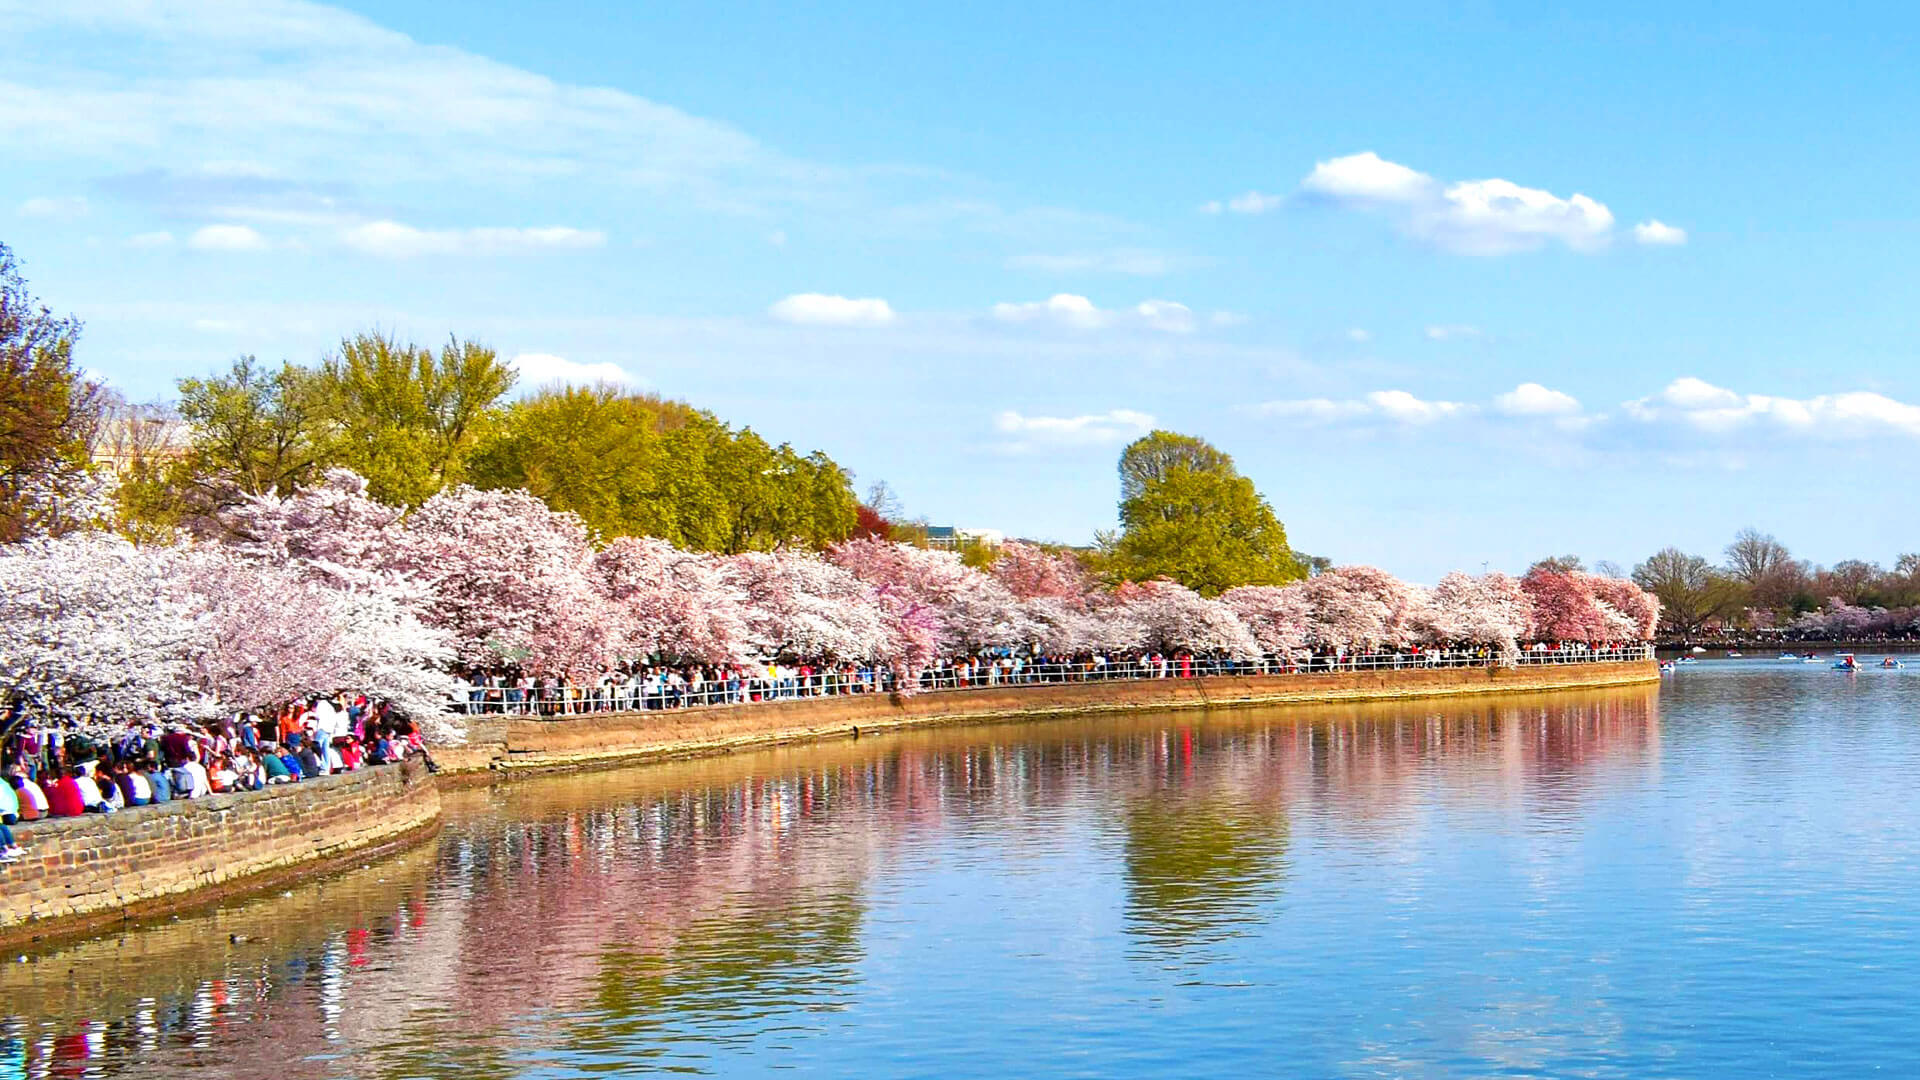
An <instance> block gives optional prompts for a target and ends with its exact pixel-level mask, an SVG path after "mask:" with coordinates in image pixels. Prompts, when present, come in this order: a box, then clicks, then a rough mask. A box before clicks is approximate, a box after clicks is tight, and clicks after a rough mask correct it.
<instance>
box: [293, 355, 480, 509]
mask: <svg viewBox="0 0 1920 1080" xmlns="http://www.w3.org/2000/svg"><path fill="white" fill-rule="evenodd" d="M514 377H515V376H514V371H513V369H512V368H510V367H508V366H507V365H506V364H504V363H502V362H501V360H500V358H499V356H498V354H496V353H495V352H494V351H493V350H492V349H490V348H487V347H486V346H484V345H479V344H476V343H474V342H471V341H462V340H460V339H458V338H454V339H451V340H449V341H448V342H447V344H446V345H444V346H442V347H441V349H440V351H439V353H437V354H436V353H435V352H433V350H431V349H427V348H424V347H421V346H418V345H412V344H408V343H404V342H401V341H400V340H398V339H397V338H393V337H389V336H386V335H384V334H378V333H367V334H359V335H356V336H354V337H351V338H348V339H346V340H345V341H343V342H341V343H340V352H339V353H338V354H337V355H335V356H332V357H329V358H328V359H327V360H326V361H325V362H324V363H323V364H322V365H321V367H320V370H319V371H318V372H317V373H316V375H315V379H316V386H317V390H318V393H319V394H320V397H321V401H322V402H323V405H324V408H325V410H326V413H327V416H328V420H329V421H330V423H329V430H328V434H327V438H326V440H325V442H324V444H323V446H322V447H321V450H322V454H321V456H322V457H323V458H324V459H325V460H326V462H327V463H328V464H329V465H343V466H345V467H347V468H350V469H352V470H354V471H355V472H357V473H359V474H361V475H362V476H365V477H366V478H367V487H368V492H369V494H371V495H373V496H374V497H375V498H378V499H381V500H383V501H386V502H391V503H398V504H401V505H405V506H418V505H420V504H421V503H423V502H425V501H426V500H427V499H428V498H429V497H430V496H432V495H433V494H434V493H435V492H437V491H439V490H440V489H442V488H444V487H447V486H449V485H452V484H457V483H460V482H461V481H462V480H464V479H465V478H466V463H467V456H468V454H469V452H470V451H472V449H473V447H474V444H475V443H476V442H477V441H478V440H479V438H480V437H481V435H482V434H483V432H484V429H485V427H486V425H487V423H488V421H489V420H490V418H491V417H492V414H493V410H494V406H495V404H496V403H497V402H498V401H499V400H500V399H501V398H502V397H504V396H506V393H507V391H509V390H511V389H513V384H514Z"/></svg>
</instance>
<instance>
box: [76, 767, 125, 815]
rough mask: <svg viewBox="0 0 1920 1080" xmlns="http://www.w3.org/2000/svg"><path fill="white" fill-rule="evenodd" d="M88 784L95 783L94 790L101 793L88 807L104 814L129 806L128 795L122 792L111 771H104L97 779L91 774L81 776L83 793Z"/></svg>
mask: <svg viewBox="0 0 1920 1080" xmlns="http://www.w3.org/2000/svg"><path fill="white" fill-rule="evenodd" d="M88 784H92V785H93V790H94V792H95V793H97V794H98V795H99V798H98V799H97V800H95V801H94V802H91V803H88V804H87V809H89V810H93V811H96V812H98V813H102V814H111V813H114V812H115V811H119V810H125V809H126V808H127V800H126V797H125V796H123V795H121V794H120V785H119V784H116V783H114V782H113V776H112V774H111V773H106V772H102V773H101V774H100V777H99V779H97V780H96V779H94V778H93V777H91V776H83V777H81V778H80V785H81V791H82V792H83V793H84V792H85V791H86V785H88Z"/></svg>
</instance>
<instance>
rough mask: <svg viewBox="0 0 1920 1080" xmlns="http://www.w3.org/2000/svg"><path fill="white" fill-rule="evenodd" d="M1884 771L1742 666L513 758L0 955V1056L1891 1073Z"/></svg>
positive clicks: (1912, 984)
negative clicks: (1393, 699) (423, 837)
mask: <svg viewBox="0 0 1920 1080" xmlns="http://www.w3.org/2000/svg"><path fill="white" fill-rule="evenodd" d="M1916 791H1920V670H1909V671H1881V670H1875V669H1869V670H1867V671H1863V672H1861V673H1860V674H1857V675H1846V674H1841V673H1835V672H1832V671H1829V670H1827V669H1826V668H1825V667H1814V666H1802V665H1791V664H1777V663H1774V662H1771V661H1763V662H1746V663H1736V662H1708V663H1702V664H1699V665H1695V666H1691V667H1687V668H1683V669H1682V670H1681V671H1680V672H1679V673H1677V674H1676V675H1674V676H1672V677H1671V678H1669V679H1668V680H1667V682H1666V685H1665V686H1663V687H1660V688H1658V689H1655V688H1644V689H1630V690H1621V691H1614V692H1603V693H1591V694H1577V695H1575V694H1569V695H1550V696H1531V697H1507V698H1500V699H1489V700H1484V701H1458V702H1425V703H1408V704H1398V705H1392V706H1368V707H1359V706H1355V707H1347V708H1335V709H1314V710H1285V711H1283V710H1272V711H1246V712H1228V713H1211V714H1199V713H1167V714H1157V715H1151V716H1135V717H1112V716H1107V717H1099V718H1093V719H1088V720H1084V721H1076V720H1062V721H1053V722H1048V723H1038V724H1031V725H1023V726H1001V727H988V728H965V729H946V730H936V731H928V732H921V733H913V734H903V735H896V736H890V737H883V738H868V739H863V740H860V741H859V742H842V743H835V744H831V745H825V746H818V747H810V748H802V749H795V750H787V751H778V752H768V753H763V754H756V755H747V756H739V757H733V758H727V759H721V760H715V761H708V762H696V763H686V764H677V765H664V766H658V767H654V768H648V769H634V770H626V771H622V772H614V773H601V774H596V775H588V776H580V777H570V778H563V779H553V780H539V781H528V782H525V783H520V784H515V785H512V786H508V787H505V788H500V789H496V790H492V791H482V792H468V793H458V794H453V795H450V796H449V797H448V800H447V802H448V821H447V827H446V829H445V831H444V833H443V834H442V835H441V836H440V838H439V839H438V840H436V841H434V842H432V843H430V844H428V845H426V846H425V847H423V848H420V849H418V850H416V851H414V852H412V853H410V854H407V855H403V856H400V857H398V858H394V859H390V860H384V861H381V862H378V863H375V864H373V865H370V866H367V867H365V868H363V869H359V870H356V871H353V872H350V873H348V874H345V875H344V876H337V877H332V878H326V879H322V880H317V881H314V882H312V883H310V884H307V885H304V886H302V887H299V888H296V889H294V890H293V891H292V892H291V893H290V894H286V895H276V896H269V897H265V898H261V899H257V900H253V901H248V902H244V903H239V904H235V905H232V906H229V907H226V908H223V909H221V910H218V911H214V912H206V913H201V914H198V915H193V916H188V917H184V918H181V919H177V920H173V921H170V922H167V923H163V924H160V925H158V926H153V927H147V928H143V929H140V930H136V931H130V932H128V933H126V934H123V935H120V936H118V937H114V938H108V939H99V940H94V941H90V942H85V943H82V944H78V945H74V946H70V947H66V948H61V949H56V950H52V951H47V952H42V953H37V954H36V953H28V954H27V955H26V956H25V957H24V958H19V959H15V958H9V960H8V962H7V963H6V964H5V965H4V967H3V968H0V1017H6V1018H7V1019H5V1020H3V1021H0V1033H3V1034H4V1036H5V1037H4V1038H3V1039H0V1076H4V1075H9V1074H24V1075H29V1076H103V1077H104V1076H153V1077H175V1078H178V1077H188V1076H234V1077H274V1078H283V1080H303V1078H308V1077H316V1078H317V1077H408V1076H436V1077H438V1076H445V1077H454V1076H458V1077H467V1078H481V1077H495V1076H500V1077H507V1076H512V1077H563V1076H586V1075H596V1074H633V1073H639V1072H645V1071H651V1070H658V1071H675V1072H687V1073H696V1074H712V1075H730V1076H737V1075H758V1074H763V1073H772V1072H775V1071H794V1072H801V1073H809V1074H813V1075H819V1076H842V1075H864V1076H884V1077H893V1076H941V1077H972V1076H979V1077H992V1078H995V1080H1005V1078H1012V1077H1026V1076H1122V1077H1127V1076H1168V1077H1192V1076H1225V1075H1241V1074H1256V1075H1282V1076H1312V1077H1322V1076H1325V1077H1373V1076H1394V1077H1401V1076H1405V1077H1466V1076H1593V1077H1633V1078H1642V1077H1660V1076H1686V1077H1750V1076H1835V1077H1840V1076H1846V1077H1853V1076H1861V1075H1865V1074H1867V1073H1869V1072H1875V1071H1878V1072H1879V1073H1881V1074H1882V1075H1889V1076H1914V1075H1920V828H1916V824H1917V823H1920V815H1917V814H1916V813H1915V810H1914V798H1915V792H1916Z"/></svg>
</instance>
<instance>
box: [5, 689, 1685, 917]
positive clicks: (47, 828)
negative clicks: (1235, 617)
mask: <svg viewBox="0 0 1920 1080" xmlns="http://www.w3.org/2000/svg"><path fill="white" fill-rule="evenodd" d="M1659 680H1660V671H1659V667H1658V665H1657V664H1656V663H1654V662H1653V661H1644V662H1628V663H1618V662H1615V663H1601V664H1565V665H1544V666H1540V667H1526V668H1518V669H1510V668H1493V669H1488V668H1450V669H1438V670H1426V669H1404V670H1399V671H1383V672H1360V673H1349V674H1341V675H1319V674H1316V675H1278V676H1246V677H1236V676H1216V677H1211V678H1202V679H1141V680H1116V681H1113V682H1099V683H1084V684H1072V685H1044V686H1020V687H1007V688H1004V689H997V690H995V689H989V690H961V691H946V692H940V693H933V694H921V695H917V696H915V697H910V698H902V697H899V696H897V695H872V696H866V697H851V698H844V697H842V698H813V699H807V700H803V701H794V702H776V703H769V704H762V705H751V706H745V707H741V706H733V707H727V706H718V707H712V708H699V709H685V710H675V711H673V712H672V713H658V712H654V713H611V714H598V715H591V716H585V717H579V718H575V719H568V720H505V719H486V720H482V721H480V722H478V723H477V724H475V725H473V726H474V731H473V734H472V736H471V737H470V738H469V741H468V743H467V744H466V745H464V746H461V747H448V748H444V749H442V750H441V751H439V753H438V757H439V759H440V760H439V764H440V766H441V771H440V773H439V774H438V775H437V776H429V775H428V774H427V773H426V772H425V770H424V769H422V768H420V767H419V766H418V765H415V764H407V765H401V766H393V767H383V768H379V769H371V770H366V771H364V772H360V773H349V774H346V775H343V776H334V777H326V778H323V779H321V780H318V781H310V782H307V783H302V784H294V785H288V786H285V787H278V788H271V789H269V790H268V791H265V792H251V793H245V794H232V795H215V796H212V797H210V798H207V799H203V800H194V801H192V802H179V803H168V804H166V805H164V806H158V807H141V808H138V809H135V810H130V811H125V812H123V813H120V814H114V815H107V816H104V817H103V816H97V815H88V816H86V817H82V818H71V819H63V820H60V821H50V822H39V823H35V824H33V825H29V826H25V827H23V828H22V829H21V830H20V838H21V841H22V846H23V847H25V848H26V849H27V855H26V857H25V858H23V859H22V860H21V861H20V862H18V863H13V864H7V865H4V866H0V948H18V947H21V946H27V945H31V946H33V947H36V948H38V947H44V946H47V945H52V944H58V943H59V942H61V941H67V940H72V939H75V938H83V937H92V936H96V935H99V934H103V933H107V932H110V931H114V930H127V929H132V928H135V927H137V926H138V925H139V924H141V923H143V922H152V921H155V920H158V919H161V918H164V917H167V916H169V915H172V914H175V913H178V912H180V911H186V910H193V909H198V908H204V907H209V906H212V905H215V904H218V903H222V902H225V901H229V900H235V899H241V898H244V897H247V896H253V895H258V894H260V893H264V892H270V891H272V890H274V889H278V888H282V887H284V886H286V885H288V884H291V883H293V882H295V881H301V880H306V879H311V878H313V877H316V876H320V875H324V874H327V873H330V872H332V871H335V870H339V869H343V868H345V867H347V866H349V865H351V864H352V863H354V862H365V861H370V860H373V859H378V858H382V857H385V856H387V855H391V854H396V853H398V852H401V851H404V850H406V849H408V848H410V847H413V846H415V845H417V844H420V843H423V842H425V841H426V840H428V839H430V838H431V837H433V836H434V835H436V834H437V833H438V832H439V831H440V826H441V820H440V812H441V810H440V800H439V792H440V791H441V790H445V789H449V788H460V787H468V786H484V785H489V784H494V783H500V782H505V781H511V780H516V779H521V778H531V777H536V776H543V775H551V774H555V773H570V772H588V771H595V770H600V769H612V768H621V767H625V766H631V765H642V764H647V763H649V762H657V761H677V760H684V759H688V758H699V757H719V756H724V755H727V754H733V753H738V752H742V751H749V750H757V749H764V748H768V747H775V746H784V745H798V744H804V743H812V742H821V741H825V740H827V739H838V738H859V737H861V736H862V735H875V734H884V733H890V732H896V731H902V730H907V729H911V728H919V727H935V726H941V725H953V724H987V723H1016V722H1021V721H1029V720H1044V719H1049V718H1056V717H1063V716H1073V715H1088V714H1099V713H1118V712H1141V711H1155V710H1170V709H1238V708H1255V707H1260V706H1275V705H1338V704H1353V703H1361V702H1374V701H1412V700H1420V699H1439V698H1450V697H1465V696H1477V695H1487V694H1531V693H1550V692H1554V691H1564V690H1588V689H1605V688H1609V687H1621V686H1633V685H1644V684H1648V683H1656V682H1658V681H1659ZM813 714H820V717H819V718H817V719H816V722H812V723H807V722H805V721H806V720H808V719H809V718H813ZM730 728H731V729H734V730H731V731H729V730H728V729H730ZM702 732H704V733H705V735H704V737H703V736H702V735H701V734H700V733H702ZM583 739H584V740H595V741H596V745H595V746H594V747H593V748H591V749H587V750H579V749H573V750H568V749H565V748H564V745H565V743H567V742H575V741H579V740H583ZM238 807H245V811H246V812H245V813H242V814H235V813H234V811H235V809H236V808H238ZM369 823H371V824H369ZM229 829H238V830H244V831H243V832H241V834H240V835H241V836H242V838H243V839H244V840H246V841H247V842H245V843H229V842H223V840H222V838H223V837H224V836H226V835H228V830H229ZM168 832H171V833H176V834H180V835H176V836H171V837H167V836H156V835H151V834H154V833H161V834H164V833H168ZM289 838H291V839H292V840H293V841H294V843H293V844H292V845H291V846H292V847H293V848H295V849H296V850H292V851H289V850H286V847H287V845H284V844H276V842H277V841H285V840H288V839H289ZM103 841H104V842H103ZM169 842H172V843H173V845H174V846H173V848H172V849H171V850H169V849H168V847H167V844H168V843H169ZM263 846H264V850H262V847H263ZM250 847H251V848H252V849H253V850H252V854H251V855H249V854H248V851H249V849H250ZM169 858H182V863H183V865H177V866H174V867H172V868H171V869H170V868H169V866H168V864H167V860H168V859H169ZM229 868H231V869H229ZM30 875H31V876H34V877H36V878H37V880H38V881H39V883H40V884H41V886H42V887H41V888H40V889H39V890H38V891H37V892H35V891H33V890H31V889H30V888H22V887H21V886H22V885H23V883H25V882H24V881H23V879H24V878H26V877H28V876H30ZM129 876H133V877H135V878H136V879H137V880H139V881H141V882H142V883H143V884H141V885H138V886H136V887H135V889H134V891H133V892H132V893H131V894H128V893H127V892H125V891H123V888H122V886H123V884H124V882H125V880H126V879H127V877H129ZM149 877H151V878H152V879H153V882H152V884H151V885H147V884H145V882H146V881H147V879H148V878H149ZM60 896H64V899H65V903H64V905H63V910H60V911H58V912H44V913H43V912H42V911H40V910H38V909H37V907H36V903H39V904H44V903H45V902H46V900H47V899H48V898H49V897H60Z"/></svg>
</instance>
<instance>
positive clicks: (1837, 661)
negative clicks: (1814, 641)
mask: <svg viewBox="0 0 1920 1080" xmlns="http://www.w3.org/2000/svg"><path fill="white" fill-rule="evenodd" d="M1833 670H1835V671H1859V670H1860V662H1859V661H1858V660H1855V659H1854V658H1853V654H1852V653H1850V652H1843V653H1835V654H1834V659H1833Z"/></svg>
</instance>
